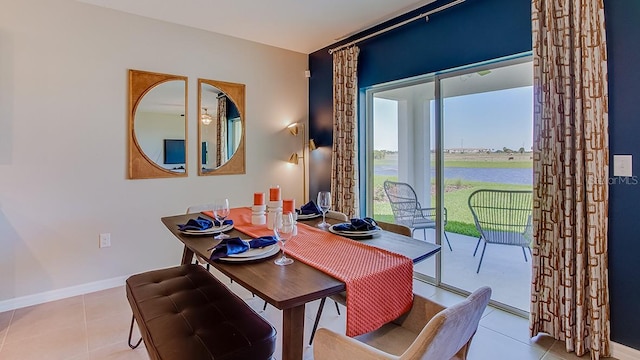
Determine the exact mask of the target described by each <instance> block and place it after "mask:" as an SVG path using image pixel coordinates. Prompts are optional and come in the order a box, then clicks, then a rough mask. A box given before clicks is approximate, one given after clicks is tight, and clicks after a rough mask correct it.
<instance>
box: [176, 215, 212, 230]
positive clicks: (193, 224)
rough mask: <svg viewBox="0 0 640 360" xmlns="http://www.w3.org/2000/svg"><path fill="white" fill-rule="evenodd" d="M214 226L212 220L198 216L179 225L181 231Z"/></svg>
mask: <svg viewBox="0 0 640 360" xmlns="http://www.w3.org/2000/svg"><path fill="white" fill-rule="evenodd" d="M212 226H213V222H211V220H209V219H206V218H203V217H201V216H198V218H197V219H189V221H187V223H186V224H181V225H178V229H180V231H185V230H196V231H197V230H207V229H209V228H211V227H212Z"/></svg>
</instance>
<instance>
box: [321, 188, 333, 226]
mask: <svg viewBox="0 0 640 360" xmlns="http://www.w3.org/2000/svg"><path fill="white" fill-rule="evenodd" d="M318 206H320V210H322V222H321V223H319V224H318V227H328V226H329V224H327V222H326V221H325V215H326V214H327V211H329V209H330V208H331V192H329V191H320V192H319V193H318Z"/></svg>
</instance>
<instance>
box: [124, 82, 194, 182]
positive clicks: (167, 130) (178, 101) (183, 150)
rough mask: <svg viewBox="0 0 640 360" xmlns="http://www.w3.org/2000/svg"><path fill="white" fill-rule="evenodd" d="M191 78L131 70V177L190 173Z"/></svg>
mask: <svg viewBox="0 0 640 360" xmlns="http://www.w3.org/2000/svg"><path fill="white" fill-rule="evenodd" d="M186 103H187V78H186V77H183V76H174V75H167V74H159V73H151V72H146V71H138V70H129V178H131V179H147V178H160V177H174V176H186V173H187V171H186V169H187V166H186V165H187V164H186V159H187V145H186V109H187V108H186Z"/></svg>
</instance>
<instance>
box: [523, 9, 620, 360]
mask: <svg viewBox="0 0 640 360" xmlns="http://www.w3.org/2000/svg"><path fill="white" fill-rule="evenodd" d="M532 5H533V6H532V21H533V53H534V62H533V63H534V161H533V167H534V193H533V194H534V195H533V196H534V197H533V204H534V209H533V218H534V246H533V280H532V288H531V319H530V331H531V336H535V335H537V334H538V333H541V332H543V333H548V334H550V335H551V336H553V337H554V338H556V339H558V340H560V341H564V343H565V347H566V350H567V351H568V352H575V353H576V355H578V356H582V355H583V354H585V353H587V352H589V351H590V352H591V359H599V358H600V357H601V356H602V357H608V356H610V355H611V349H610V338H609V290H608V272H607V226H608V214H607V209H608V176H609V172H608V171H609V168H608V159H609V153H608V103H607V102H608V93H607V61H606V40H605V27H604V4H603V0H533V3H532Z"/></svg>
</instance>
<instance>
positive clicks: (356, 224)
mask: <svg viewBox="0 0 640 360" xmlns="http://www.w3.org/2000/svg"><path fill="white" fill-rule="evenodd" d="M333 229H334V230H338V231H371V230H378V229H380V228H379V227H378V223H376V221H375V220H373V219H372V218H370V217H366V218H362V219H359V218H353V219H351V223H344V224H337V225H334V226H333Z"/></svg>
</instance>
